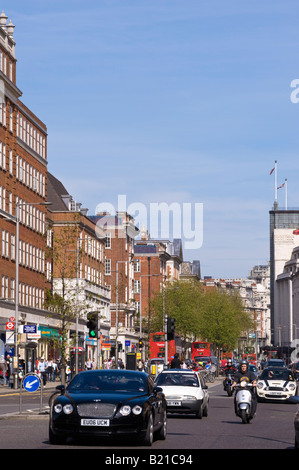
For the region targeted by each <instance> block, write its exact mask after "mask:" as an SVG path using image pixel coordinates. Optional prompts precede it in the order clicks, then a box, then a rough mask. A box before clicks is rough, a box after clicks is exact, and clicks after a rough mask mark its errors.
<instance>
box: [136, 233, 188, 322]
mask: <svg viewBox="0 0 299 470" xmlns="http://www.w3.org/2000/svg"><path fill="white" fill-rule="evenodd" d="M182 262H183V251H182V241H181V240H180V239H174V240H173V241H170V240H153V239H151V238H150V237H149V235H148V233H147V232H146V231H145V230H143V231H142V233H141V240H136V242H135V244H134V270H135V290H134V292H135V300H136V302H137V308H138V311H141V317H142V323H143V328H142V329H144V328H145V329H148V324H149V320H150V316H151V312H150V308H149V305H150V299H151V297H152V296H153V295H154V294H155V293H157V292H161V290H162V288H163V283H164V282H165V283H167V282H172V281H175V280H179V276H180V265H181V263H182Z"/></svg>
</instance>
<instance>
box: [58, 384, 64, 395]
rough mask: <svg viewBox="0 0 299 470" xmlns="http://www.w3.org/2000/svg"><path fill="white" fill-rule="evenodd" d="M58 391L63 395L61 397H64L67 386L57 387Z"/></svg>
mask: <svg viewBox="0 0 299 470" xmlns="http://www.w3.org/2000/svg"><path fill="white" fill-rule="evenodd" d="M56 390H57V391H58V392H60V393H61V395H64V393H65V386H64V385H57V387H56Z"/></svg>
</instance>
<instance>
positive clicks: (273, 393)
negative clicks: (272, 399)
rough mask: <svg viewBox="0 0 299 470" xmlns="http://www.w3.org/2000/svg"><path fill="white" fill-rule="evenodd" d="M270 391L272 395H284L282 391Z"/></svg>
mask: <svg viewBox="0 0 299 470" xmlns="http://www.w3.org/2000/svg"><path fill="white" fill-rule="evenodd" d="M270 393H271V395H282V393H281V392H270Z"/></svg>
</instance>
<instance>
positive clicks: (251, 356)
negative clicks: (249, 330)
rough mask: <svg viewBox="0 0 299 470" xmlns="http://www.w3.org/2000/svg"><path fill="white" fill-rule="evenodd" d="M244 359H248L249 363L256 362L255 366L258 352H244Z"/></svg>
mask: <svg viewBox="0 0 299 470" xmlns="http://www.w3.org/2000/svg"><path fill="white" fill-rule="evenodd" d="M242 359H246V360H247V362H249V364H254V365H255V366H256V365H257V357H256V354H255V353H254V354H250V353H247V354H242Z"/></svg>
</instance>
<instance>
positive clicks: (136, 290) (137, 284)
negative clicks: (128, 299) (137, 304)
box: [134, 281, 140, 294]
mask: <svg viewBox="0 0 299 470" xmlns="http://www.w3.org/2000/svg"><path fill="white" fill-rule="evenodd" d="M134 294H140V281H134Z"/></svg>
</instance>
